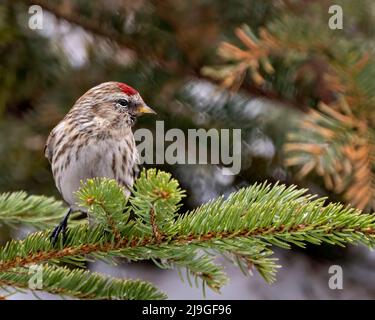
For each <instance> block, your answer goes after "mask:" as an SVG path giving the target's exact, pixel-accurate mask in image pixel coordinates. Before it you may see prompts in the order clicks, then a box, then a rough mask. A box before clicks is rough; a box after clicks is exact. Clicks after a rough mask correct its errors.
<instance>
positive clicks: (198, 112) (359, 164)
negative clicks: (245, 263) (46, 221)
mask: <svg viewBox="0 0 375 320" xmlns="http://www.w3.org/2000/svg"><path fill="white" fill-rule="evenodd" d="M34 4H35V5H39V6H41V7H42V9H43V28H42V29H41V30H32V29H30V28H29V18H30V17H31V14H29V7H30V6H31V5H34ZM332 5H340V6H341V8H342V10H343V18H344V19H343V28H342V29H336V30H332V29H331V28H329V24H328V22H329V19H330V18H331V17H332V14H330V13H329V11H328V10H329V7H330V6H332ZM374 22H375V3H374V1H371V0H368V1H367V0H357V1H350V0H346V1H345V0H342V1H339V0H336V1H328V0H327V1H326V0H319V1H313V0H304V1H302V0H288V1H287V0H278V1H276V0H273V1H261V0H230V1H224V0H192V1H182V0H173V1H172V0H163V1H146V0H139V1H138V0H137V1H134V0H109V1H88V0H77V1H73V0H56V1H45V0H43V1H41V0H39V1H28V0H1V1H0V192H6V191H14V190H26V191H27V192H28V193H30V194H44V195H48V196H55V197H56V198H60V196H59V194H58V193H57V190H56V188H55V186H54V183H53V179H52V175H51V173H50V168H49V164H48V161H47V160H46V159H45V158H44V154H43V148H44V144H45V141H46V138H47V136H48V133H49V131H50V130H51V129H52V128H53V127H54V126H55V125H56V124H57V123H58V121H59V120H60V119H62V117H63V116H64V115H65V113H66V112H67V111H68V110H69V109H70V107H71V106H72V105H73V103H74V102H75V100H76V99H77V98H78V97H80V96H81V95H82V94H83V93H84V92H85V91H86V90H88V89H89V88H91V87H93V86H95V85H97V84H99V83H101V82H105V81H121V82H125V83H128V84H130V85H131V86H133V87H135V88H137V89H138V91H139V92H141V94H142V96H143V98H144V100H145V101H146V102H147V103H148V104H149V105H150V106H152V107H153V108H154V109H156V110H157V111H158V115H157V117H156V118H152V117H145V118H142V119H140V121H139V122H138V124H137V128H143V127H147V128H150V129H151V130H153V129H154V128H155V120H164V121H165V128H166V130H167V129H169V128H180V129H182V130H184V131H186V130H187V129H189V128H204V129H209V128H219V129H220V128H239V129H241V130H242V141H241V146H242V167H241V172H240V173H239V174H238V175H236V176H223V175H222V171H221V170H219V167H218V166H213V165H170V166H169V165H155V166H154V167H158V168H160V169H163V170H166V171H169V172H171V173H172V174H173V176H174V177H176V178H177V179H178V180H179V181H180V183H181V185H182V186H183V188H185V189H186V190H187V195H188V196H187V198H186V199H185V200H184V206H183V210H187V209H191V208H194V207H195V206H197V205H199V204H201V203H204V202H206V201H207V200H209V199H212V198H215V197H217V196H218V195H221V194H228V193H230V192H232V191H235V190H237V189H238V188H240V187H243V186H246V185H249V184H252V183H254V182H256V181H265V180H268V181H270V182H276V181H281V182H282V183H285V184H288V185H289V184H297V185H298V186H300V187H304V188H308V189H309V191H310V192H311V193H314V194H318V195H320V196H326V197H327V202H328V201H340V202H343V203H345V204H348V205H352V206H355V207H358V208H360V209H363V210H364V211H365V212H372V211H373V209H374V204H375V202H374V200H375V176H374V147H375V142H374V131H373V129H374V121H375V112H374V107H375V98H374V97H375V80H374V79H375V59H374V57H375V56H374V48H375V46H374V44H375V43H374V40H375V24H374ZM23 235H24V230H10V229H8V228H6V227H5V226H2V227H0V241H1V243H4V242H5V241H6V240H7V239H9V238H10V237H22V236H23ZM276 256H277V257H279V258H280V263H281V264H282V265H283V268H282V269H281V270H280V271H279V273H278V281H277V282H276V283H275V284H273V285H268V284H266V283H265V281H263V279H262V278H261V277H260V276H259V275H257V274H254V276H252V277H247V278H245V277H244V276H243V275H242V274H241V273H240V271H239V270H238V269H235V268H234V267H232V266H230V265H227V264H226V262H225V261H223V264H224V265H226V266H227V272H228V273H229V276H230V278H231V282H230V284H229V285H228V286H226V287H225V288H224V289H223V291H222V294H221V295H218V294H216V293H213V292H208V293H207V298H215V299H221V298H224V299H282V298H295V299H324V298H328V299H330V298H332V299H342V298H354V299H369V298H374V297H375V271H374V265H375V264H374V262H375V256H374V254H373V253H372V252H371V251H369V250H368V249H366V248H362V247H354V246H349V247H347V248H340V247H330V246H327V245H324V246H319V247H315V246H308V248H307V249H305V250H301V249H296V248H295V249H292V250H289V251H285V250H277V251H276ZM334 264H338V265H340V266H342V267H343V270H344V289H343V290H330V289H329V288H328V279H329V276H330V275H329V274H328V268H329V266H331V265H334ZM90 268H92V269H93V270H97V271H100V272H103V273H110V274H114V275H117V276H121V277H137V278H143V279H145V280H150V281H152V282H153V283H155V284H156V285H157V286H159V287H160V288H161V289H163V290H164V291H165V292H166V293H167V294H168V296H169V297H170V298H176V299H182V298H187V299H201V298H202V297H203V296H202V292H201V290H200V289H195V288H189V285H188V284H186V283H185V284H184V283H182V282H181V281H180V279H179V277H178V275H177V273H174V272H173V271H163V270H159V269H157V268H156V267H155V266H153V265H152V264H151V263H133V264H127V263H121V265H120V266H118V267H116V268H113V267H109V266H107V265H104V264H101V263H100V264H99V263H95V264H93V265H91V266H90ZM28 297H29V296H28V295H27V294H26V295H22V294H20V295H16V296H15V297H14V298H28ZM46 297H47V298H55V297H53V296H46Z"/></svg>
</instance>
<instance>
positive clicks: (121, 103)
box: [117, 99, 129, 107]
mask: <svg viewBox="0 0 375 320" xmlns="http://www.w3.org/2000/svg"><path fill="white" fill-rule="evenodd" d="M117 104H119V105H120V106H122V107H127V106H128V105H129V101H128V100H126V99H119V100H117Z"/></svg>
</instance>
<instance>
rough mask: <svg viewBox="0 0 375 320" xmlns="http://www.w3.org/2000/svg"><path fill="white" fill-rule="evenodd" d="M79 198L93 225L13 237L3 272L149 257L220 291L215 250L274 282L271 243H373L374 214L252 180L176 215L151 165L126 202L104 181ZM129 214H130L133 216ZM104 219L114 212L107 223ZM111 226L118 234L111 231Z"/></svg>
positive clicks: (0, 263)
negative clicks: (62, 236)
mask: <svg viewBox="0 0 375 320" xmlns="http://www.w3.org/2000/svg"><path fill="white" fill-rule="evenodd" d="M78 196H79V197H80V205H81V206H87V207H88V209H89V214H90V215H92V216H93V217H94V218H95V219H96V220H97V224H96V226H94V227H92V228H90V227H89V226H88V225H78V226H74V227H71V228H70V229H69V233H68V236H67V239H66V241H65V242H64V243H62V242H60V243H58V244H57V246H53V245H52V244H51V242H50V241H49V237H48V235H49V233H50V231H45V232H36V233H33V234H31V235H30V236H28V237H27V238H26V239H24V240H18V241H17V240H12V241H10V242H8V243H7V244H6V246H5V247H4V248H2V249H1V250H0V270H1V272H8V271H11V270H12V269H14V268H20V267H25V266H27V265H30V264H40V263H45V262H49V263H51V262H58V261H64V262H70V263H78V264H79V263H81V262H82V261H84V260H85V259H86V258H91V259H92V258H96V259H104V260H108V259H109V258H116V257H121V258H128V259H130V260H133V261H138V260H148V259H152V260H153V261H155V263H156V264H157V265H159V266H161V267H164V268H165V267H168V268H171V267H178V268H180V267H183V268H186V269H187V272H188V274H191V275H193V276H195V277H198V278H200V279H201V280H202V281H203V286H205V285H207V286H209V287H210V288H212V289H213V290H218V289H219V288H220V287H221V286H222V285H223V284H224V283H225V282H226V278H225V275H224V274H223V273H222V271H221V268H220V267H219V266H216V265H215V264H213V261H212V260H211V259H210V258H209V257H208V256H207V254H212V253H213V252H216V253H219V254H222V255H225V256H227V257H231V259H232V260H233V261H234V262H235V263H236V264H237V265H238V266H239V267H240V268H241V269H249V268H250V269H251V267H252V266H254V267H255V268H256V269H257V270H258V271H259V272H260V274H261V275H262V276H263V277H264V278H265V279H266V280H267V281H269V282H272V281H273V280H274V275H275V272H276V268H277V267H278V266H277V265H275V264H274V259H273V258H270V256H271V255H272V250H271V246H272V245H276V246H279V247H282V248H290V245H291V244H295V245H298V246H301V247H304V246H305V243H307V242H309V243H312V244H317V245H318V244H321V243H322V242H326V243H330V244H333V245H340V246H343V245H345V244H346V243H363V244H365V245H367V246H369V247H373V246H374V244H375V215H369V214H362V213H361V211H359V210H356V209H353V208H349V207H344V206H343V205H341V204H334V203H331V204H328V205H324V201H325V199H323V198H315V197H314V196H311V195H306V190H298V189H296V187H294V186H291V187H286V186H284V185H277V184H276V185H274V186H271V185H269V184H266V183H263V184H256V185H253V186H251V187H248V188H244V189H241V190H239V191H237V192H235V193H233V194H231V195H230V196H229V197H228V198H227V199H224V198H222V197H221V198H218V199H216V200H213V201H210V202H208V203H206V204H204V205H202V206H201V207H199V208H197V209H195V210H193V211H192V212H187V213H185V214H180V215H177V214H176V213H177V212H178V208H179V206H180V204H179V202H180V200H181V198H182V196H183V191H182V190H180V188H179V187H178V183H177V181H176V180H174V179H171V176H170V175H169V174H166V173H164V172H157V171H156V170H148V171H143V172H142V174H141V176H140V178H139V179H138V180H137V182H136V184H135V186H134V191H133V196H131V197H130V199H129V201H128V202H127V201H126V199H125V198H124V197H123V192H122V189H121V187H119V186H118V185H117V183H116V182H115V181H114V180H108V179H94V180H89V181H88V182H87V183H86V184H85V185H84V186H83V187H82V188H81V190H80V191H79V192H78ZM151 204H152V205H153V206H154V208H157V210H155V211H154V214H155V217H154V218H155V223H156V224H157V227H158V232H159V234H158V237H156V236H155V235H154V231H153V226H152V221H151V220H152V218H151V216H150V213H149V212H150V206H151ZM130 211H132V212H133V214H134V215H135V217H136V218H135V219H133V220H131V219H129V216H130V215H129V213H130ZM124 212H126V213H124ZM107 216H111V217H112V219H111V221H112V222H111V223H109V222H108V219H107V218H106V217H107ZM113 223H115V224H116V230H117V232H118V233H119V234H120V237H121V239H118V234H117V235H116V233H117V232H113V228H112V226H111V224H113ZM202 250H203V256H202V255H201V254H202V253H201V254H199V252H202Z"/></svg>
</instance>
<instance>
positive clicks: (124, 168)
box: [45, 82, 155, 243]
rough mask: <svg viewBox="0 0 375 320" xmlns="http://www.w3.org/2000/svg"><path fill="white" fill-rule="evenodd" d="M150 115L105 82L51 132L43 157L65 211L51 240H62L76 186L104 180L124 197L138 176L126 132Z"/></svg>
mask: <svg viewBox="0 0 375 320" xmlns="http://www.w3.org/2000/svg"><path fill="white" fill-rule="evenodd" d="M143 113H155V111H153V110H152V109H151V108H150V107H148V106H147V105H146V104H145V103H144V101H143V99H142V98H141V96H140V95H139V93H138V92H137V91H136V90H135V89H133V88H132V87H130V86H128V85H126V84H124V83H120V82H105V83H102V84H100V85H98V86H96V87H94V88H92V89H90V90H89V91H87V92H86V93H85V94H84V95H83V96H82V97H81V98H79V99H78V100H77V101H76V103H75V104H74V106H73V107H72V109H71V110H70V111H69V112H68V114H67V115H66V116H65V117H64V119H63V120H61V121H60V123H59V124H58V125H57V126H56V127H55V128H54V129H53V130H52V131H51V133H50V135H49V137H48V139H47V143H46V146H45V156H46V157H47V159H48V161H49V162H50V164H51V168H52V173H53V177H54V180H55V184H56V187H57V189H58V190H59V192H60V193H61V195H62V197H63V198H64V200H65V201H66V202H67V204H68V205H69V207H70V209H69V212H68V213H67V215H66V216H65V218H64V219H63V220H62V221H61V223H60V224H59V225H58V226H57V227H56V228H55V229H54V231H53V233H52V235H51V239H52V242H53V243H55V242H56V241H57V238H58V235H59V234H60V233H61V232H62V233H63V235H65V232H66V228H67V221H68V217H69V215H70V213H71V211H72V210H81V208H78V207H77V205H76V200H77V199H76V198H75V192H76V191H77V190H78V189H79V187H80V183H81V181H85V180H86V179H89V178H95V177H106V178H111V179H115V180H116V181H117V182H118V183H119V184H120V185H122V186H124V190H125V191H124V192H125V195H128V194H129V188H130V187H131V186H132V185H133V182H134V179H135V177H136V175H137V173H138V165H137V162H138V152H137V148H136V145H135V141H134V136H133V132H132V129H131V128H132V126H133V125H134V124H135V121H136V118H137V116H139V115H141V114H143Z"/></svg>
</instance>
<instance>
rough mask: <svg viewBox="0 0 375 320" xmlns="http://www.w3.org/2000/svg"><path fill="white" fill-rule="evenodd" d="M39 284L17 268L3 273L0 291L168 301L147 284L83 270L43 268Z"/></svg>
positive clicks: (0, 278) (89, 297)
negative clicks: (16, 290) (7, 289)
mask: <svg viewBox="0 0 375 320" xmlns="http://www.w3.org/2000/svg"><path fill="white" fill-rule="evenodd" d="M41 267H42V268H41V270H40V271H39V272H40V277H41V278H40V283H38V280H37V278H35V282H36V283H33V284H34V286H30V282H33V281H34V280H33V278H32V277H35V273H33V272H29V269H28V268H26V267H18V268H14V269H12V270H9V271H6V272H1V273H0V288H2V287H9V286H10V287H15V288H18V289H31V290H32V291H34V293H36V291H43V292H48V293H52V294H58V295H61V296H70V297H75V298H79V299H126V300H134V299H144V300H146V299H147V300H151V299H165V297H166V296H165V295H164V294H163V293H161V292H159V291H158V290H157V289H156V288H155V287H153V286H152V285H150V284H149V283H147V282H143V281H140V280H120V279H114V278H110V277H104V276H102V275H99V274H98V273H93V272H89V271H84V270H81V269H75V270H69V269H68V268H66V267H56V266H48V265H42V266H41Z"/></svg>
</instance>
